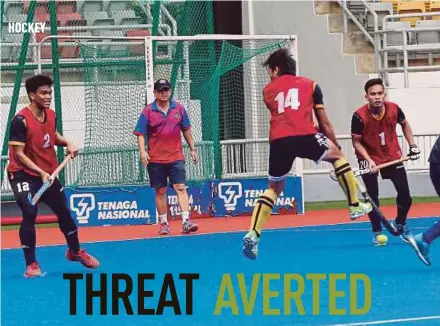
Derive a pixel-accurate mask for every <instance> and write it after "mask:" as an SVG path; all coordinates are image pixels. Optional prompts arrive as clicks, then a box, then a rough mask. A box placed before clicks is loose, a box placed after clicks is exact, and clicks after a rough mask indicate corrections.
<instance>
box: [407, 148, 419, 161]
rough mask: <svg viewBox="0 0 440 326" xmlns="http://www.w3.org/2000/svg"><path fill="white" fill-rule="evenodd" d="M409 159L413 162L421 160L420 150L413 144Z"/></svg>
mask: <svg viewBox="0 0 440 326" xmlns="http://www.w3.org/2000/svg"><path fill="white" fill-rule="evenodd" d="M408 156H409V158H410V159H411V160H413V161H414V160H418V159H419V158H420V149H419V148H418V147H417V145H416V144H412V145H410V146H409V154H408Z"/></svg>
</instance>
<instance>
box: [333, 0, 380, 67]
mask: <svg viewBox="0 0 440 326" xmlns="http://www.w3.org/2000/svg"><path fill="white" fill-rule="evenodd" d="M360 2H362V4H363V5H364V6H365V9H366V10H367V11H368V12H370V13H371V14H372V15H373V22H374V23H373V24H374V33H373V36H371V34H370V33H369V32H368V31H367V30H366V28H365V26H364V25H362V23H361V22H360V21H359V19H357V17H356V16H355V15H354V14H353V13H352V12H351V11H350V9H348V7H347V1H346V0H342V1H338V3H339V5H340V6H341V8H342V10H343V23H344V33H347V31H348V27H347V25H348V19H347V16H348V17H349V18H350V19H351V21H352V22H353V23H354V24H355V25H356V26H357V27H358V28H359V29H360V30H361V31H362V33H363V34H364V35H365V37H366V38H367V39H368V40H369V41H370V43H371V44H372V45H373V46H374V52H375V63H376V70H378V71H379V70H380V67H381V62H380V58H379V52H378V48H379V46H380V34H378V33H377V32H378V31H379V17H378V16H377V13H376V12H375V11H374V10H373V9H371V7H370V5H369V4H368V2H367V1H365V0H361V1H360Z"/></svg>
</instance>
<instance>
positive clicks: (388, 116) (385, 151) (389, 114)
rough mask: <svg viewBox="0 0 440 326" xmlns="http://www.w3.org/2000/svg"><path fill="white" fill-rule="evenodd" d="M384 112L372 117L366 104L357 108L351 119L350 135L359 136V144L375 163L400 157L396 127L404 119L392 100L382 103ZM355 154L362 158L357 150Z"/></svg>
mask: <svg viewBox="0 0 440 326" xmlns="http://www.w3.org/2000/svg"><path fill="white" fill-rule="evenodd" d="M384 107H385V112H384V114H383V116H382V117H381V118H380V119H378V118H375V117H373V115H372V114H371V113H370V110H369V109H368V104H366V105H364V106H362V107H361V108H359V109H358V110H357V111H356V112H355V114H354V116H353V120H352V135H353V136H355V137H360V139H361V144H362V145H363V146H364V147H365V149H366V151H367V153H368V155H369V156H370V157H371V159H372V160H373V161H374V163H376V164H382V163H387V162H390V161H393V160H397V159H400V158H401V157H402V150H401V148H400V145H399V140H398V138H397V132H396V127H397V124H398V123H401V122H403V121H404V120H405V115H404V114H403V112H402V110H401V109H400V108H399V107H398V106H397V105H396V104H395V103H392V102H385V103H384ZM356 156H357V157H358V159H360V160H364V159H365V158H364V157H362V156H361V155H360V154H359V153H358V152H357V151H356Z"/></svg>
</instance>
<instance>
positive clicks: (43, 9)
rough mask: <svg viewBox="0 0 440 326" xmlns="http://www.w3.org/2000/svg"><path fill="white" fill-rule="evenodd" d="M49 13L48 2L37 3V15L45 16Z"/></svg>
mask: <svg viewBox="0 0 440 326" xmlns="http://www.w3.org/2000/svg"><path fill="white" fill-rule="evenodd" d="M48 13H49V2H48V1H47V0H45V1H41V0H39V1H38V2H37V6H36V7H35V15H44V14H48Z"/></svg>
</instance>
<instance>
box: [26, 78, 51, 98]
mask: <svg viewBox="0 0 440 326" xmlns="http://www.w3.org/2000/svg"><path fill="white" fill-rule="evenodd" d="M52 84H53V81H52V79H51V78H50V77H48V76H44V75H35V76H32V77H30V78H28V79H26V82H25V85H26V92H27V93H28V94H29V93H35V92H36V91H37V89H38V87H41V86H49V87H52Z"/></svg>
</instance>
